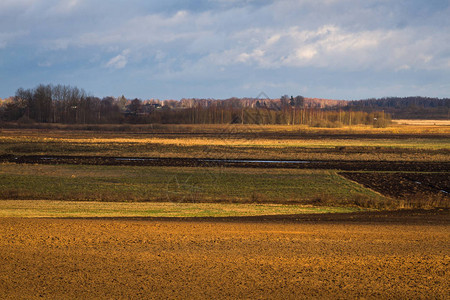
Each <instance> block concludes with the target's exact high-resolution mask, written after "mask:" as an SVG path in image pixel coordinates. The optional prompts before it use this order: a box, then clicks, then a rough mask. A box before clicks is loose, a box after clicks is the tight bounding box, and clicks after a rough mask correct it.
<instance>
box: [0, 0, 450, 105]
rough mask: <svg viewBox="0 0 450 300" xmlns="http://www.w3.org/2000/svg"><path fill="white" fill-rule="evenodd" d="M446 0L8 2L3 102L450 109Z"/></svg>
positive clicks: (2, 48) (449, 8) (3, 22)
mask: <svg viewBox="0 0 450 300" xmlns="http://www.w3.org/2000/svg"><path fill="white" fill-rule="evenodd" d="M449 16H450V1H449V0H364V1H363V0H323V1H320V0H276V1H270V0H259V1H257V0H197V1H190V0H165V1H160V0H158V1H154V0H108V1H105V0H59V1H58V0H0V98H6V97H8V96H13V95H14V94H15V92H16V90H17V89H18V88H19V87H23V88H34V87H36V86H37V85H38V84H65V85H71V86H77V87H79V88H83V89H84V90H85V91H87V92H88V93H89V94H91V95H95V96H98V97H104V96H116V97H118V96H120V95H125V96H126V97H127V98H140V99H150V98H159V99H181V98H217V99H219V98H220V99H224V98H229V97H257V96H258V95H259V94H260V93H261V92H265V94H267V95H268V96H269V97H271V98H278V97H280V96H281V95H284V94H287V95H294V96H296V95H302V96H305V97H317V98H329V99H346V100H351V99H366V98H373V97H375V98H379V97H388V96H399V97H403V96H426V97H441V98H442V97H450V18H449Z"/></svg>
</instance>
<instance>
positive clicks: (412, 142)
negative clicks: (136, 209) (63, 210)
mask: <svg viewBox="0 0 450 300" xmlns="http://www.w3.org/2000/svg"><path fill="white" fill-rule="evenodd" d="M0 143H3V144H12V143H14V144H17V143H48V144H61V145H67V144H73V145H86V146H96V145H98V146H107V145H116V146H120V145H124V146H128V145H175V146H233V147H250V146H255V147H267V148H284V147H306V148H317V147H319V148H333V147H339V146H353V147H357V146H371V147H396V148H414V149H449V148H450V139H446V138H442V139H422V138H420V137H418V138H413V139H401V140H395V139H370V138H362V139H339V138H330V139H301V138H299V139H277V140H270V139H227V138H192V137H189V136H186V137H182V138H159V137H152V138H145V137H142V138H134V137H133V138H131V137H120V138H117V137H115V138H102V137H93V138H61V137H60V138H57V137H35V136H26V135H24V136H0Z"/></svg>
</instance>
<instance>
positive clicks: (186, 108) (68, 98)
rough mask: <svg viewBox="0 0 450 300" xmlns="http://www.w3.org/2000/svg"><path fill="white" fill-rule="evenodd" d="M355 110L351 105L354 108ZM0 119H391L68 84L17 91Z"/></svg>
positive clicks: (326, 122) (299, 103)
mask: <svg viewBox="0 0 450 300" xmlns="http://www.w3.org/2000/svg"><path fill="white" fill-rule="evenodd" d="M354 107H356V106H353V108H354ZM0 120H2V121H6V122H23V123H26V122H28V123H32V122H38V123H62V124H121V123H132V124H158V123H159V124H230V123H235V124H262V125H264V124H285V125H309V126H316V127H340V126H343V125H358V124H366V125H373V126H376V127H384V126H386V125H388V124H389V123H390V115H389V114H387V113H385V112H383V111H373V110H372V111H364V110H363V109H361V110H356V109H348V108H345V107H342V106H339V107H337V106H336V107H335V109H334V110H333V109H330V107H327V108H326V109H325V108H320V107H314V106H313V105H311V101H309V102H308V103H306V101H305V98H304V97H303V96H300V95H299V96H296V97H293V96H288V95H283V96H281V97H280V98H279V99H268V98H267V99H263V98H229V99H224V100H215V99H181V100H180V101H176V100H164V101H160V100H157V99H152V100H145V101H142V100H140V99H132V100H131V99H126V98H125V97H124V96H121V97H118V98H115V97H105V98H102V99H100V98H98V97H95V96H92V95H89V94H88V93H86V92H85V91H84V90H83V89H79V88H77V87H72V86H67V85H42V84H41V85H38V86H37V87H35V88H33V89H23V88H19V89H18V90H17V91H16V94H15V96H14V97H12V98H10V99H9V100H3V101H0Z"/></svg>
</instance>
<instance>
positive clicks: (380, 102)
mask: <svg viewBox="0 0 450 300" xmlns="http://www.w3.org/2000/svg"><path fill="white" fill-rule="evenodd" d="M345 109H346V110H350V109H351V110H355V111H356V110H357V111H364V112H372V111H376V110H383V111H384V112H386V113H389V114H390V115H391V116H392V118H395V119H435V120H438V119H440V120H448V119H450V98H443V99H439V98H425V97H404V98H399V97H389V98H380V99H367V100H358V101H349V102H348V104H347V106H346V107H345Z"/></svg>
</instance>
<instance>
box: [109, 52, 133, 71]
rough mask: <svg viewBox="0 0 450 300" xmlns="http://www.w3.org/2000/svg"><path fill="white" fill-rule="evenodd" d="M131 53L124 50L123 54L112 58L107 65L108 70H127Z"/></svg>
mask: <svg viewBox="0 0 450 300" xmlns="http://www.w3.org/2000/svg"><path fill="white" fill-rule="evenodd" d="M129 53H130V51H129V50H124V51H123V52H122V53H121V54H119V55H117V56H115V57H113V58H111V59H110V60H109V61H108V62H107V63H106V67H107V68H112V69H123V68H125V66H126V65H127V63H128V55H129Z"/></svg>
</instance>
